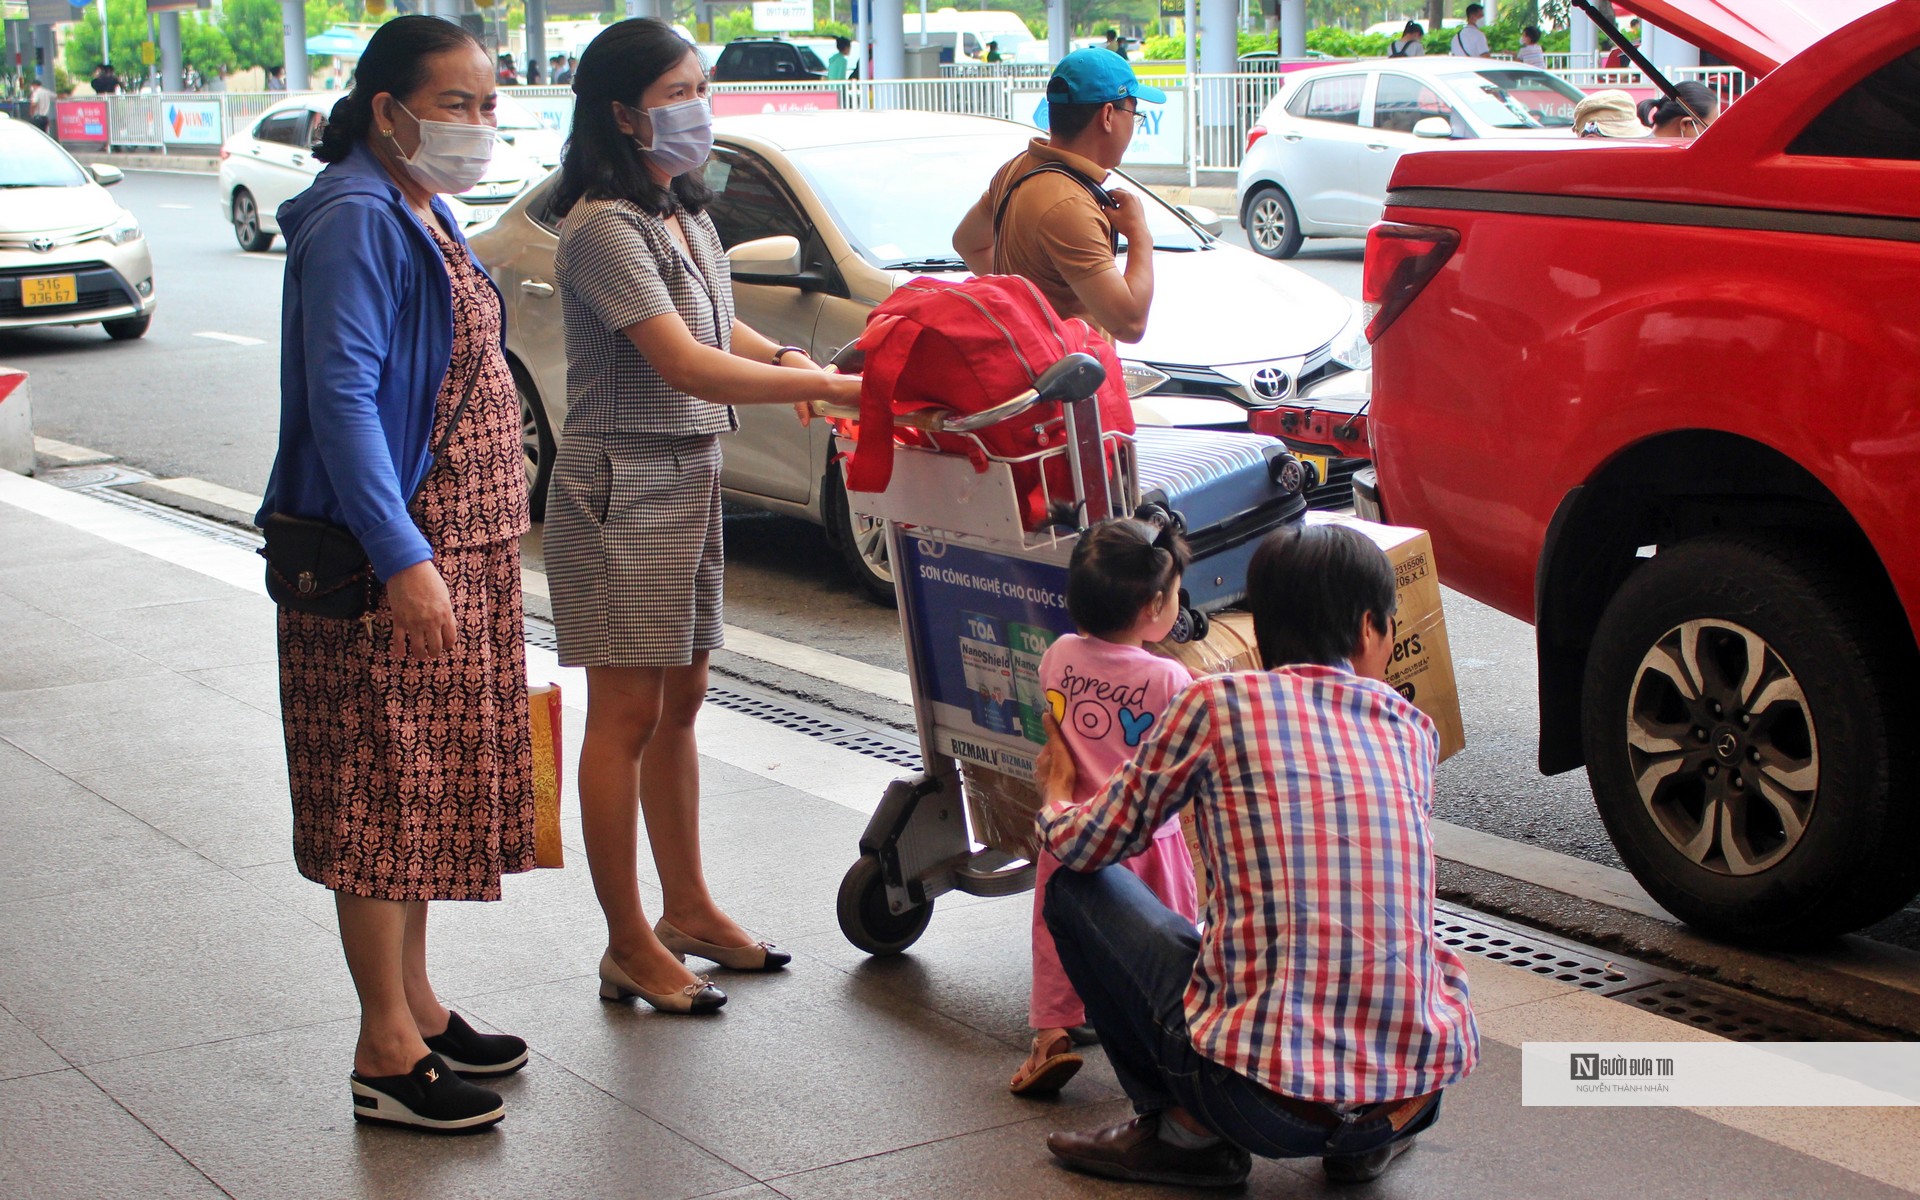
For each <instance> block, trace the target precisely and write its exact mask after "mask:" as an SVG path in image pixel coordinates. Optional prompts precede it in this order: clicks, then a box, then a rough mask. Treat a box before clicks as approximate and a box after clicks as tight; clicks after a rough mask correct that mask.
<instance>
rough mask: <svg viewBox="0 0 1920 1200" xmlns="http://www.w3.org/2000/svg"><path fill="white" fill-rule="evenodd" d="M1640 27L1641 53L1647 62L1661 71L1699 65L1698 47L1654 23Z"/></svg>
mask: <svg viewBox="0 0 1920 1200" xmlns="http://www.w3.org/2000/svg"><path fill="white" fill-rule="evenodd" d="M1640 28H1641V34H1640V50H1641V53H1643V54H1645V55H1646V56H1647V61H1648V62H1650V63H1652V64H1653V65H1654V66H1655V67H1657V68H1659V69H1660V70H1661V71H1665V70H1666V69H1667V68H1668V67H1697V66H1699V65H1700V47H1698V46H1695V45H1693V44H1692V43H1691V42H1688V41H1687V40H1685V39H1684V38H1682V37H1680V36H1679V35H1678V34H1673V33H1668V32H1667V31H1666V30H1664V29H1661V28H1660V27H1658V26H1656V25H1642V26H1641V27H1640Z"/></svg>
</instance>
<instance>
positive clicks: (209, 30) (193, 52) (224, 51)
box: [180, 13, 235, 79]
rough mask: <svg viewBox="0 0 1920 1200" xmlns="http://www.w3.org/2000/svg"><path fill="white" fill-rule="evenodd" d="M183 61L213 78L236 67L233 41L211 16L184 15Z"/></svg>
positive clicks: (181, 54) (181, 22)
mask: <svg viewBox="0 0 1920 1200" xmlns="http://www.w3.org/2000/svg"><path fill="white" fill-rule="evenodd" d="M180 61H181V64H182V65H183V66H188V67H192V68H193V69H194V70H196V71H198V72H200V74H202V75H204V76H206V77H207V78H209V79H211V78H213V77H214V76H217V75H225V74H226V73H227V72H229V71H231V70H233V68H234V65H235V64H234V61H233V44H232V43H231V42H229V41H227V35H226V34H224V33H222V32H221V31H220V27H219V26H218V25H215V24H214V23H213V21H212V19H211V18H202V17H201V16H200V15H199V14H197V13H182V14H180Z"/></svg>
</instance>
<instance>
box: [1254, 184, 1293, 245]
mask: <svg viewBox="0 0 1920 1200" xmlns="http://www.w3.org/2000/svg"><path fill="white" fill-rule="evenodd" d="M1248 217H1249V219H1250V222H1251V230H1250V232H1251V233H1252V235H1253V244H1254V245H1255V246H1257V247H1259V248H1260V249H1262V250H1265V251H1267V252H1269V253H1271V252H1272V251H1273V250H1275V249H1276V248H1278V247H1279V245H1280V243H1282V242H1284V241H1285V240H1286V238H1287V213H1286V210H1285V209H1284V208H1282V207H1281V206H1280V199H1279V197H1277V196H1262V197H1260V199H1258V200H1256V201H1254V202H1253V208H1252V209H1251V210H1250V211H1249V213H1248Z"/></svg>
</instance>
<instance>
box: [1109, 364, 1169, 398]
mask: <svg viewBox="0 0 1920 1200" xmlns="http://www.w3.org/2000/svg"><path fill="white" fill-rule="evenodd" d="M1120 375H1121V378H1123V379H1125V380H1126V381H1127V398H1128V399H1132V398H1133V397H1135V396H1144V395H1146V394H1147V393H1148V392H1151V391H1153V390H1154V389H1155V388H1158V387H1160V386H1161V385H1162V384H1164V383H1166V382H1167V381H1168V380H1169V379H1172V378H1173V376H1171V375H1169V374H1167V373H1166V372H1165V371H1159V370H1155V369H1154V368H1152V367H1150V366H1148V365H1147V364H1146V363H1143V362H1132V361H1129V360H1127V359H1124V358H1123V359H1121V360H1120Z"/></svg>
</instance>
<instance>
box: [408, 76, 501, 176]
mask: <svg viewBox="0 0 1920 1200" xmlns="http://www.w3.org/2000/svg"><path fill="white" fill-rule="evenodd" d="M393 103H394V105H395V106H396V107H398V108H399V110H400V111H401V112H403V113H406V114H407V115H408V116H410V117H413V111H412V110H411V109H409V108H408V107H407V106H406V105H404V104H401V103H400V102H399V101H398V100H395V101H394V102H393ZM413 122H414V124H416V125H418V126H419V127H420V145H419V146H418V147H416V148H415V149H414V152H413V153H412V154H411V155H407V154H401V153H400V146H399V143H398V142H397V141H396V142H395V143H394V147H393V149H394V153H395V155H396V156H398V157H399V159H400V163H401V165H402V166H404V167H406V168H407V174H409V175H411V176H413V181H414V182H415V183H417V184H419V185H420V186H421V187H423V188H426V189H427V190H428V191H430V192H440V193H442V194H445V195H449V196H454V195H458V194H460V193H461V192H464V191H466V190H467V189H468V188H470V187H472V186H473V185H474V184H476V183H479V182H480V179H481V177H482V176H484V175H485V174H486V173H487V168H488V167H489V166H491V165H492V163H493V147H494V143H495V142H496V141H498V140H499V137H500V131H499V130H497V129H495V128H494V127H493V126H491V125H469V124H467V123H466V122H465V121H422V120H421V119H420V118H419V117H413ZM387 136H388V138H392V137H393V134H392V133H391V132H389V133H388V134H387Z"/></svg>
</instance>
